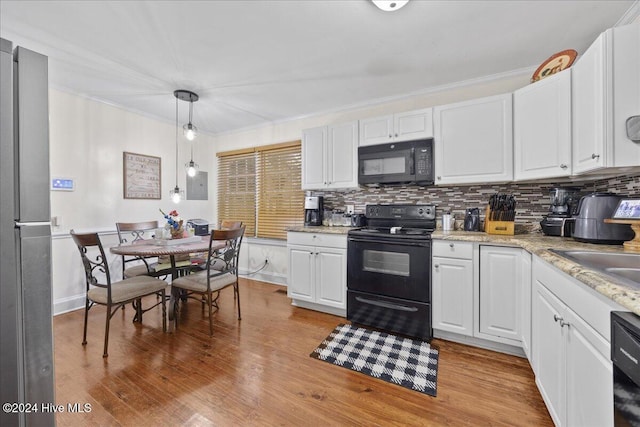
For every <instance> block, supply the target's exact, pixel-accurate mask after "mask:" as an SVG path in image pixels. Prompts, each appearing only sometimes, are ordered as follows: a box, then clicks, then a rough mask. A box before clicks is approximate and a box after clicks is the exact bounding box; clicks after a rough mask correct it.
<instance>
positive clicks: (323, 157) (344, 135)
mask: <svg viewBox="0 0 640 427" xmlns="http://www.w3.org/2000/svg"><path fill="white" fill-rule="evenodd" d="M347 188H358V123H357V122H350V123H344V124H340V125H332V126H321V127H318V128H313V129H307V130H304V131H303V132H302V189H303V190H320V189H347Z"/></svg>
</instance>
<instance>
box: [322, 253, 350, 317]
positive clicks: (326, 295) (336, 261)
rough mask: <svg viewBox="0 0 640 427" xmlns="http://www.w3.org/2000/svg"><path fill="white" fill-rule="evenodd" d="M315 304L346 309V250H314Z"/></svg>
mask: <svg viewBox="0 0 640 427" xmlns="http://www.w3.org/2000/svg"><path fill="white" fill-rule="evenodd" d="M314 257H315V260H316V261H315V262H316V302H317V303H318V304H324V305H328V306H331V307H336V308H345V309H346V308H347V251H346V249H333V248H316V252H315V255H314Z"/></svg>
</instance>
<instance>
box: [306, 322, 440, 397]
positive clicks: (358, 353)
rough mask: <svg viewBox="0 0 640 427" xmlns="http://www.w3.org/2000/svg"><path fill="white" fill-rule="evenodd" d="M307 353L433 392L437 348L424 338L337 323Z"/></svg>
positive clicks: (419, 389) (430, 393)
mask: <svg viewBox="0 0 640 427" xmlns="http://www.w3.org/2000/svg"><path fill="white" fill-rule="evenodd" d="M310 356H311V357H313V358H315V359H319V360H324V361H325V362H329V363H333V364H334V365H338V366H342V367H344V368H348V369H351V370H353V371H357V372H361V373H363V374H367V375H369V376H371V377H374V378H379V379H381V380H384V381H387V382H390V383H393V384H398V385H400V386H402V387H406V388H408V389H411V390H417V391H419V392H421V393H425V394H429V395H431V396H435V395H436V382H437V375H438V350H437V349H435V348H433V347H432V346H431V345H429V343H427V342H423V341H418V340H412V339H409V338H402V337H397V336H395V335H392V334H388V333H385V332H378V331H372V330H369V329H365V328H357V327H354V326H351V325H342V324H341V325H338V326H337V327H336V328H335V329H334V330H333V332H331V334H329V336H328V337H327V338H325V340H324V341H322V343H321V344H320V345H319V346H318V348H316V349H315V350H313V352H312V353H311V354H310Z"/></svg>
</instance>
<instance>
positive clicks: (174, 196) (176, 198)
mask: <svg viewBox="0 0 640 427" xmlns="http://www.w3.org/2000/svg"><path fill="white" fill-rule="evenodd" d="M181 92H184V91H180V90H176V91H175V92H173V95H174V96H175V97H176V187H175V188H174V189H173V190H171V192H170V193H169V196H170V197H171V201H172V202H173V203H180V200H182V197H183V195H184V191H181V190H180V187H178V126H179V125H178V99H182V98H180V96H179V95H180V93H181Z"/></svg>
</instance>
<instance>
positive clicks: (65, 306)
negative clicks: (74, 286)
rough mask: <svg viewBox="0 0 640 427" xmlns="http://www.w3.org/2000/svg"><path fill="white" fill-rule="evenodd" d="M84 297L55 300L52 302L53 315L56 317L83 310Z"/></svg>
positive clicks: (82, 295) (76, 296) (77, 296)
mask: <svg viewBox="0 0 640 427" xmlns="http://www.w3.org/2000/svg"><path fill="white" fill-rule="evenodd" d="M84 297H85V296H84V294H81V295H73V296H70V297H66V298H60V299H57V300H55V301H54V302H53V315H54V316H57V315H58V314H64V313H68V312H70V311H75V310H80V309H83V308H84V303H85V299H84Z"/></svg>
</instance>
